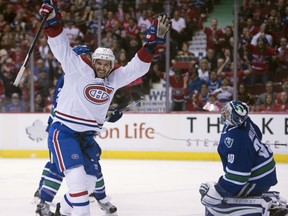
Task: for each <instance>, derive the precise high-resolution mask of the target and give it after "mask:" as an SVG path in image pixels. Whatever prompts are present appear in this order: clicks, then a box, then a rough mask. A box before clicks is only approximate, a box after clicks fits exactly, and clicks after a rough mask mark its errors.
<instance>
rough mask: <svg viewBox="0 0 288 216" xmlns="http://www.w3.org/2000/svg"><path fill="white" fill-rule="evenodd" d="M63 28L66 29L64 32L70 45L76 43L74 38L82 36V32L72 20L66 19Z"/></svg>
mask: <svg viewBox="0 0 288 216" xmlns="http://www.w3.org/2000/svg"><path fill="white" fill-rule="evenodd" d="M64 30H65V31H66V34H67V35H68V38H69V41H70V45H71V46H74V45H77V43H76V40H77V39H78V38H79V37H80V38H82V39H83V38H84V34H83V33H82V32H81V31H80V29H79V28H78V27H76V26H75V22H74V21H73V20H67V21H66V24H65V27H64Z"/></svg>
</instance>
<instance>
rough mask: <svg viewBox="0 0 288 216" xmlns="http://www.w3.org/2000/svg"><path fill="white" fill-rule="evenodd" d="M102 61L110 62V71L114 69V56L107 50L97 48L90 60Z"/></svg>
mask: <svg viewBox="0 0 288 216" xmlns="http://www.w3.org/2000/svg"><path fill="white" fill-rule="evenodd" d="M96 59H103V60H109V61H110V62H111V70H112V69H113V68H114V63H115V56H114V54H113V51H112V50H111V49H109V48H104V47H98V48H97V49H96V50H95V51H94V52H93V54H92V60H96Z"/></svg>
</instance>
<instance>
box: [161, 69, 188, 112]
mask: <svg viewBox="0 0 288 216" xmlns="http://www.w3.org/2000/svg"><path fill="white" fill-rule="evenodd" d="M158 76H159V77H160V78H161V79H164V80H166V73H161V72H160V73H159V71H158ZM187 81H188V76H187V75H183V74H182V73H181V71H179V70H175V71H174V74H173V75H169V84H170V87H171V97H172V98H171V99H172V106H171V111H184V101H185V94H186V91H187Z"/></svg>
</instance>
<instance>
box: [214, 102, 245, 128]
mask: <svg viewBox="0 0 288 216" xmlns="http://www.w3.org/2000/svg"><path fill="white" fill-rule="evenodd" d="M248 112H249V107H248V106H247V104H246V103H244V102H241V101H230V102H229V103H227V104H226V105H225V106H224V107H223V108H222V110H221V119H220V123H221V124H227V125H231V126H240V125H241V124H242V123H243V122H244V121H245V120H246V119H247V117H248Z"/></svg>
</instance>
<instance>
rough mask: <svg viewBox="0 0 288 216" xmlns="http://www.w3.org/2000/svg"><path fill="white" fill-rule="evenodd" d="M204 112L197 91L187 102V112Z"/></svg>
mask: <svg viewBox="0 0 288 216" xmlns="http://www.w3.org/2000/svg"><path fill="white" fill-rule="evenodd" d="M200 110H202V107H201V105H200V104H199V100H198V92H197V91H195V92H194V93H193V94H192V95H191V96H190V98H189V99H188V100H187V102H186V111H191V112H192V111H200Z"/></svg>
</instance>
